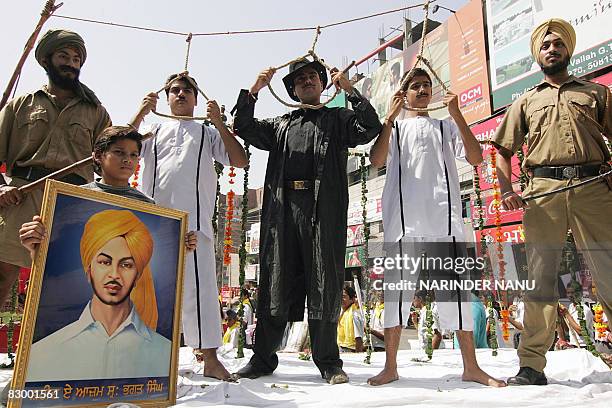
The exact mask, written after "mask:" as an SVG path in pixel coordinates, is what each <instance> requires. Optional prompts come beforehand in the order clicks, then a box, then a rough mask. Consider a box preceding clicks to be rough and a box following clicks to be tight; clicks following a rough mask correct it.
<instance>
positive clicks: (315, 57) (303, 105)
mask: <svg viewBox="0 0 612 408" xmlns="http://www.w3.org/2000/svg"><path fill="white" fill-rule="evenodd" d="M320 34H321V27H317V31H316V33H315V37H314V40H313V42H312V46H311V47H310V49H309V50H308V52H307V53H306V54H304V55H302V56H300V57H297V58H294V59H292V60H291V61H289V62H287V63H285V64H283V65H279V66H278V67H274V70H276V71H278V70H280V69H283V68H285V67H287V66H289V65H291V64H293V63H295V62H298V61H301V60H303V59H306V58H307V57H308V56H311V57H312V59H313V61H316V62H319V63H320V64H321V65H323V66H324V67H325V69H327V70H328V71H330V73H331V71H332V69H333V68H332V67H330V66H329V65H327V64H326V63H325V61H324V60H323V59H321V58H319V56H318V55H317V53H316V52H315V47H316V46H317V41H318V40H319V35H320ZM344 70H347V69H346V68H345V69H344ZM267 86H268V89H269V90H270V93H271V94H272V96H274V98H276V100H277V101H279V102H280V103H282V104H283V105H285V106H287V107H289V108H305V109H314V110H316V109H321V108H322V107H324V106H325V105H327V104H328V103H330V102H331V101H332V100H334V98H335V97H336V96H338V94H339V93H340V87H336V91H335V92H334V93H333V94H332V95H331V96H330V97H328V98H327V99H326V100H325V101H323V102H321V103H319V104H317V105H311V104H308V103H290V102H286V101H284V100H283V99H282V98H281V97H280V96H278V95H277V94H276V92H274V89H272V85H271V84H270V83H269V82H268V85H267Z"/></svg>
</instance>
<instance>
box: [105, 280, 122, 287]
mask: <svg viewBox="0 0 612 408" xmlns="http://www.w3.org/2000/svg"><path fill="white" fill-rule="evenodd" d="M107 285H113V286H119V287H120V288H122V287H123V285H122V284H120V283H119V282H117V281H116V280H111V281H108V282H106V283H105V284H104V286H107Z"/></svg>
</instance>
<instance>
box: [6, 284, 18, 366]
mask: <svg viewBox="0 0 612 408" xmlns="http://www.w3.org/2000/svg"><path fill="white" fill-rule="evenodd" d="M18 287H19V280H17V282H15V283H14V284H13V287H12V288H11V311H12V313H11V317H10V320H9V323H8V331H7V333H6V351H7V353H8V358H10V359H11V362H10V363H9V364H8V365H7V366H5V367H3V368H12V367H13V366H14V365H15V354H14V351H15V350H13V336H14V333H15V320H14V316H15V314H16V313H17V308H18V306H19V302H18V301H17V288H18Z"/></svg>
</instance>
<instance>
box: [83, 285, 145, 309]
mask: <svg viewBox="0 0 612 408" xmlns="http://www.w3.org/2000/svg"><path fill="white" fill-rule="evenodd" d="M134 286H136V281H135V280H134V283H132V287H130V290H128V292H127V294H126V295H125V296H124V297H122V298H121V299H119V300H104V298H103V297H102V296H100V294H99V293H98V291H97V290H96V287H95V286H94V284H93V282H92V283H91V288H92V289H93V292H94V293H95V295H96V297H97V298H98V299H99V300H100V302H102V303H104V304H105V305H108V306H116V305H120V304H121V303H123V302H125V301H126V300H127V299H128V298H129V297H130V295H131V294H132V289H134Z"/></svg>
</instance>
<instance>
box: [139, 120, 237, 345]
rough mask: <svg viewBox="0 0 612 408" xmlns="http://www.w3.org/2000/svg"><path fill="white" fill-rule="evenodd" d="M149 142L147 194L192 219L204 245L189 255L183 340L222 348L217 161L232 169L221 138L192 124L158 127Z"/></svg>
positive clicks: (143, 162) (144, 172) (144, 171)
mask: <svg viewBox="0 0 612 408" xmlns="http://www.w3.org/2000/svg"><path fill="white" fill-rule="evenodd" d="M151 130H152V131H153V133H154V134H155V137H153V138H151V139H148V140H146V141H145V142H143V146H142V152H141V158H142V160H141V174H142V176H141V178H142V186H141V188H142V191H143V192H144V193H145V194H147V195H149V196H150V197H152V198H153V199H154V200H155V202H156V203H157V204H158V205H160V206H163V207H170V208H175V209H179V210H183V211H187V212H188V213H189V228H188V229H189V230H190V231H196V232H197V237H198V245H197V248H196V250H195V251H194V252H193V253H188V254H187V259H186V262H185V271H184V280H183V311H182V323H183V335H184V337H185V343H186V344H187V345H188V346H190V347H193V348H217V347H220V346H221V344H222V338H221V330H222V329H221V327H222V326H221V316H220V313H219V303H218V302H219V301H218V296H219V290H218V288H217V279H216V268H215V251H214V233H213V228H212V216H213V211H214V206H215V199H216V183H217V175H216V173H215V169H214V164H213V160H216V161H218V162H220V163H222V164H224V165H229V156H228V154H227V152H226V150H225V145H224V144H223V140H222V139H221V135H220V134H219V132H218V131H217V130H216V129H215V128H213V127H210V126H204V125H202V124H200V123H198V122H195V121H192V120H172V121H169V122H164V123H162V124H159V125H154V126H152V127H151Z"/></svg>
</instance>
